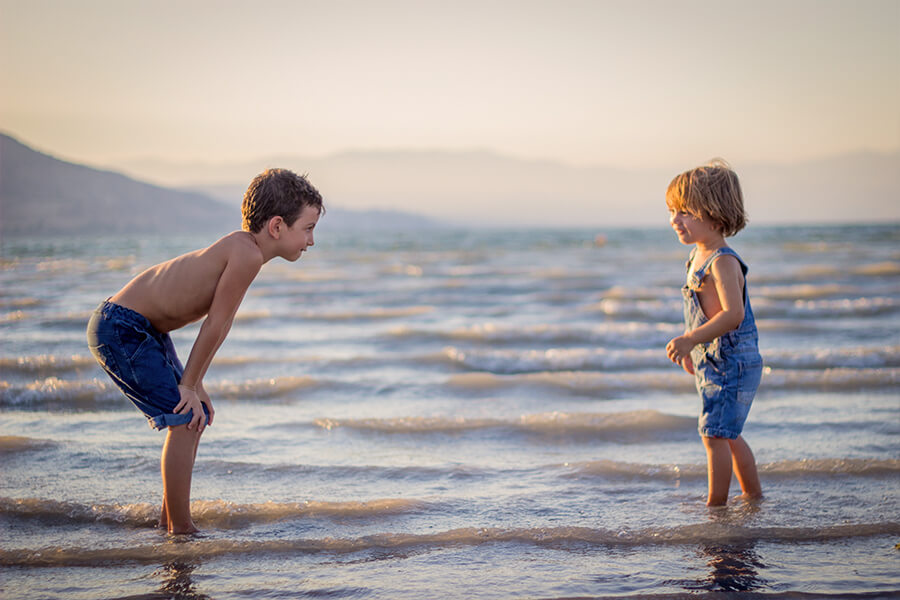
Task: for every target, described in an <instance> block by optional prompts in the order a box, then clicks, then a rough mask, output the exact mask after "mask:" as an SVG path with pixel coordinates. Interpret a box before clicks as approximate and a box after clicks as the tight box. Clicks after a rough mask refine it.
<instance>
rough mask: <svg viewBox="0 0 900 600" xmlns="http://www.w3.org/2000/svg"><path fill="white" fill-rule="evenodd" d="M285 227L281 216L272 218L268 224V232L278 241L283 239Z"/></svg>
mask: <svg viewBox="0 0 900 600" xmlns="http://www.w3.org/2000/svg"><path fill="white" fill-rule="evenodd" d="M283 227H284V219H283V218H282V217H280V216H276V217H272V218H271V219H269V222H268V223H266V230H267V231H268V232H269V235H270V236H272V238H273V239H276V240H277V239H279V238H280V237H281V230H282V228H283Z"/></svg>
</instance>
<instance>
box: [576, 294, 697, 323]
mask: <svg viewBox="0 0 900 600" xmlns="http://www.w3.org/2000/svg"><path fill="white" fill-rule="evenodd" d="M582 310H584V311H586V312H597V313H602V314H604V315H606V316H608V317H615V318H617V319H639V320H650V321H669V322H671V321H677V320H680V319H681V317H682V312H683V308H682V303H681V299H680V298H674V297H673V298H671V299H669V298H665V299H656V300H633V299H619V298H604V299H603V300H601V301H600V302H597V303H596V304H591V305H587V306H585V307H583V308H582Z"/></svg>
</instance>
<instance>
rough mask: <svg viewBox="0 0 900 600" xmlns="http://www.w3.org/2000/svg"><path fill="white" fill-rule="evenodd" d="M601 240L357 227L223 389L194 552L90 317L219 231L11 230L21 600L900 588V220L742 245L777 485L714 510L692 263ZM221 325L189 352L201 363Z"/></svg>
mask: <svg viewBox="0 0 900 600" xmlns="http://www.w3.org/2000/svg"><path fill="white" fill-rule="evenodd" d="M326 218H327V217H326ZM597 233H598V232H596V231H550V232H548V231H474V232H473V231H470V232H461V231H436V232H427V233H420V234H417V233H398V234H391V235H384V234H380V235H379V236H378V237H375V236H369V235H350V234H339V233H330V232H328V230H327V228H326V229H325V230H324V231H323V232H322V233H321V234H320V235H319V238H320V239H319V241H318V243H317V245H316V247H315V248H314V249H313V250H312V251H311V252H310V253H309V254H308V255H305V256H304V258H303V259H302V260H301V261H300V262H298V263H296V264H289V263H284V262H272V263H270V264H269V265H267V266H266V267H265V268H264V270H263V272H262V273H261V275H260V277H259V278H258V280H257V281H256V282H255V283H254V285H253V286H252V287H251V289H250V291H249V292H248V295H247V297H246V299H245V302H244V305H243V306H242V308H241V310H240V312H239V314H238V318H237V321H236V323H235V326H234V328H233V330H232V332H231V334H230V335H229V338H228V340H227V341H226V342H225V344H224V345H223V346H222V348H221V350H220V352H219V355H218V356H217V359H216V361H215V362H214V364H213V365H212V367H211V369H210V373H209V374H208V376H207V389H208V390H209V391H210V394H211V396H212V397H213V401H214V403H215V405H216V410H217V412H216V420H215V424H214V425H213V426H212V427H210V428H209V429H208V430H207V432H206V433H205V434H204V436H203V440H202V442H201V444H200V452H199V455H198V458H197V466H196V469H195V473H194V482H193V496H192V498H193V505H192V509H193V513H194V516H195V520H196V522H197V524H198V525H199V526H200V527H201V528H202V529H203V533H202V534H201V535H199V536H195V537H183V536H182V537H179V536H175V537H169V536H166V535H164V534H161V533H160V532H158V531H156V530H155V529H154V528H153V524H154V523H155V521H156V519H157V518H158V514H159V501H160V496H161V484H160V478H159V452H160V448H161V444H162V440H163V434H160V433H156V432H154V431H152V430H150V429H149V428H148V427H147V425H146V423H145V421H144V419H143V418H142V417H141V415H140V414H139V413H138V412H137V411H136V410H135V409H134V408H133V407H131V405H130V404H129V403H128V401H127V400H126V399H125V398H124V397H123V396H121V394H120V393H119V391H118V390H117V389H116V388H115V387H114V386H113V385H112V384H111V383H110V382H109V381H108V380H107V379H106V378H105V375H104V374H103V373H102V372H101V371H100V370H99V368H98V367H96V366H95V365H94V363H93V359H92V358H91V357H90V355H89V353H88V351H87V349H86V347H85V340H84V337H85V336H84V328H85V324H86V321H87V318H88V315H89V314H90V312H91V310H93V308H94V307H95V306H96V304H97V303H98V302H99V301H100V300H102V299H103V298H104V297H106V296H108V295H110V294H112V293H113V292H115V291H116V290H117V289H118V288H119V287H121V286H122V285H123V284H124V283H125V282H127V280H128V279H129V278H130V277H131V276H133V275H134V274H135V273H137V272H138V271H140V270H141V269H143V268H145V267H146V266H149V265H150V264H153V263H155V262H158V261H160V260H164V259H166V258H169V257H171V256H173V255H175V254H178V253H181V252H184V251H188V250H191V249H194V248H195V247H198V246H200V245H203V244H206V243H209V242H211V241H213V240H212V239H203V238H196V239H190V238H167V239H162V240H158V239H152V238H141V237H137V238H123V237H105V238H95V239H75V238H71V239H54V240H40V241H35V240H19V239H15V238H9V239H5V240H3V242H2V252H3V254H2V271H0V339H2V348H0V457H2V464H3V467H2V473H3V477H2V480H0V573H2V575H0V594H2V595H3V596H4V597H10V598H13V597H15V598H24V599H31V598H169V597H178V598H207V597H208V598H294V597H297V598H302V597H323V596H324V597H333V598H423V597H435V598H437V597H456V598H497V597H529V598H566V597H634V596H640V597H657V596H658V597H678V596H680V595H682V594H690V595H697V594H700V595H702V594H705V593H710V594H715V593H720V592H746V593H758V594H762V595H764V597H766V598H772V597H786V598H794V597H806V596H807V595H808V596H809V597H821V596H823V595H831V596H832V597H841V598H843V597H850V598H856V597H861V598H869V597H879V596H889V595H897V594H900V568H898V567H900V550H897V548H896V547H895V544H897V543H898V542H900V494H898V490H900V487H898V483H900V444H898V439H900V438H898V433H900V394H898V385H897V384H898V374H900V335H898V334H900V300H898V298H900V245H898V241H900V226H894V225H891V226H872V227H863V226H852V227H849V226H848V227H807V228H755V227H751V229H749V230H748V231H746V232H743V233H741V234H740V235H739V236H738V237H737V238H735V240H734V241H733V244H732V245H733V246H734V247H735V249H736V250H737V251H738V252H739V253H740V254H741V255H742V257H743V258H744V259H745V260H746V261H747V262H748V263H749V264H750V269H751V271H750V274H749V276H748V282H749V286H750V294H751V300H752V302H753V307H754V312H755V313H756V316H757V319H758V323H759V327H760V346H761V352H762V354H763V358H764V361H765V365H766V370H765V373H764V376H763V383H762V386H761V388H760V392H759V394H758V396H757V398H756V400H755V401H754V407H753V410H752V411H751V414H750V418H749V420H748V423H747V426H746V427H745V430H744V436H745V438H746V439H747V441H748V442H749V443H750V444H751V446H752V447H753V449H754V452H755V453H756V457H757V461H758V463H759V466H760V471H761V478H762V481H763V486H764V490H765V493H766V498H765V499H764V500H763V501H761V502H758V503H748V502H744V501H741V500H739V499H735V500H734V501H733V502H732V503H731V504H730V506H729V507H728V508H725V509H707V508H706V507H705V506H704V499H705V493H706V468H705V453H704V451H703V447H702V444H701V443H700V440H699V438H698V436H697V433H696V417H697V411H698V409H699V406H698V405H699V401H698V400H697V398H696V392H695V391H694V389H693V382H692V379H691V378H690V377H689V376H687V375H685V374H684V373H683V372H682V371H681V370H680V369H679V368H678V367H675V366H674V365H672V364H671V363H669V362H668V361H667V359H666V357H665V352H664V346H665V343H666V342H667V341H668V339H670V338H671V337H673V336H674V335H677V334H678V333H679V332H680V330H681V324H680V318H681V306H680V293H679V288H680V286H681V284H682V281H683V277H684V260H685V258H686V256H687V250H688V249H687V248H685V247H683V246H680V245H679V244H678V243H677V241H676V240H675V239H674V236H673V235H672V234H671V232H669V231H666V230H664V229H659V230H650V229H647V230H611V231H606V232H603V233H604V235H605V236H606V243H605V245H602V246H598V245H595V244H594V243H593V242H594V238H595V235H596V234H597ZM196 331H197V326H196V325H195V326H192V327H189V328H187V329H186V330H183V331H179V332H176V333H175V334H174V335H173V338H174V340H175V342H176V346H177V347H178V350H179V353H180V354H181V355H182V356H183V357H186V356H187V353H188V352H189V350H190V345H191V343H192V341H193V337H194V336H195V335H196ZM733 487H734V489H733V495H735V494H737V484H736V482H735V483H733Z"/></svg>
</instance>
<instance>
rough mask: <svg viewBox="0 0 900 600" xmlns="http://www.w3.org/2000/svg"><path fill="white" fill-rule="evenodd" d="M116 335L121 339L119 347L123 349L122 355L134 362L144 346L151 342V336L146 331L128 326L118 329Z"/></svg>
mask: <svg viewBox="0 0 900 600" xmlns="http://www.w3.org/2000/svg"><path fill="white" fill-rule="evenodd" d="M116 334H117V335H118V337H119V347H120V348H121V349H122V354H124V355H125V356H127V357H128V360H129V361H133V360H134V359H135V357H136V356H137V355H138V354H140V352H141V349H142V348H143V347H144V344H146V343H147V342H148V341H149V340H150V335H149V334H148V333H147V332H146V331H141V330H140V329H136V328H134V327H129V326H127V325H124V326H120V327H117V328H116Z"/></svg>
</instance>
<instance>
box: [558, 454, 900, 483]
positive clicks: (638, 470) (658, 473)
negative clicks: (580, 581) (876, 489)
mask: <svg viewBox="0 0 900 600" xmlns="http://www.w3.org/2000/svg"><path fill="white" fill-rule="evenodd" d="M562 466H563V467H564V468H565V469H567V470H568V473H567V474H566V477H583V476H596V477H604V478H610V477H613V478H620V477H626V478H639V479H650V480H662V481H673V480H680V479H706V476H707V473H706V465H705V464H688V465H678V464H664V465H654V464H640V463H627V462H619V461H613V460H595V461H588V462H581V463H566V464H564V465H562ZM757 468H758V470H759V473H760V475H761V476H762V477H763V478H795V477H806V476H816V477H822V476H829V475H848V476H858V477H882V476H885V475H888V476H895V475H898V474H900V460H898V459H878V458H818V459H815V458H807V459H799V460H782V461H777V462H772V463H760V464H759V465H757Z"/></svg>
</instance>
